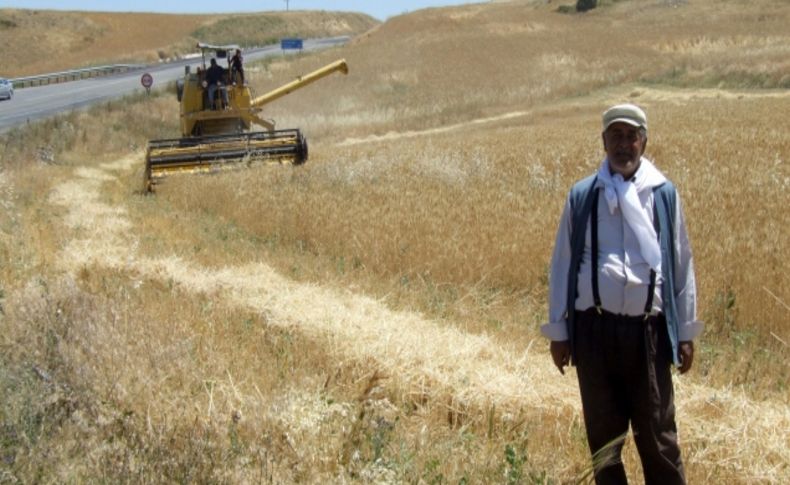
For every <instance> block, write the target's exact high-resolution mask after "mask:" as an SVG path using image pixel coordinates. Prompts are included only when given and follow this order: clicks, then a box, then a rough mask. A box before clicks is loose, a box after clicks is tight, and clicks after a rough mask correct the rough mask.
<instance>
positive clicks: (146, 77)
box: [140, 72, 154, 89]
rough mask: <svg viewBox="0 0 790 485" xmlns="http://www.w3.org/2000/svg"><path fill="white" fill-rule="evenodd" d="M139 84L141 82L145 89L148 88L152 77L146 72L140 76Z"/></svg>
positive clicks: (151, 82) (152, 79)
mask: <svg viewBox="0 0 790 485" xmlns="http://www.w3.org/2000/svg"><path fill="white" fill-rule="evenodd" d="M140 84H142V85H143V87H144V88H145V89H149V88H150V87H151V86H153V84H154V77H153V76H151V75H150V74H148V73H147V72H146V73H145V74H143V76H142V77H141V78H140Z"/></svg>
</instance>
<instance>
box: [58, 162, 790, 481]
mask: <svg viewBox="0 0 790 485" xmlns="http://www.w3.org/2000/svg"><path fill="white" fill-rule="evenodd" d="M139 160H141V156H140V155H136V156H131V157H129V158H125V159H122V160H119V161H116V162H113V163H106V164H102V165H100V166H98V167H96V168H79V169H77V170H76V171H75V176H74V178H73V179H72V180H70V181H68V182H65V183H63V184H61V185H60V186H58V187H56V189H55V190H54V191H53V192H52V194H51V196H50V198H49V202H50V203H52V204H55V205H57V206H61V207H64V208H66V209H67V217H66V224H67V225H68V226H69V227H70V228H71V229H72V234H71V235H69V236H68V237H69V240H68V241H67V244H65V248H64V249H63V251H62V254H61V255H60V257H59V264H60V266H61V267H62V268H63V269H64V270H65V271H67V272H71V273H74V272H76V271H78V270H79V269H80V268H81V267H84V266H92V265H96V266H101V267H111V268H116V269H120V270H128V271H129V272H130V274H135V275H138V277H143V278H150V279H154V280H163V281H167V280H170V281H173V282H175V283H176V284H178V285H180V286H181V287H182V288H183V289H186V290H188V291H194V292H211V293H213V294H217V295H219V296H221V297H224V298H225V300H226V302H228V303H231V304H235V305H239V306H241V307H245V308H248V309H252V310H254V311H256V312H260V313H263V314H265V315H266V317H267V321H268V322H269V323H270V324H271V325H278V326H289V327H290V328H295V329H297V330H298V331H300V332H302V333H303V334H305V335H306V336H308V337H309V338H312V339H320V340H321V341H324V342H326V347H327V348H330V349H333V352H336V353H337V355H338V357H342V358H345V359H349V358H350V359H359V360H363V359H372V360H375V361H376V362H378V365H379V366H380V367H381V368H382V369H383V370H384V371H385V372H387V373H388V374H391V375H394V376H397V379H399V380H400V381H401V382H400V384H401V385H404V386H407V387H410V388H414V389H415V390H416V391H417V392H419V389H420V388H422V387H423V386H430V387H431V388H433V389H435V388H439V389H441V390H442V391H443V392H446V393H450V394H451V395H452V396H453V399H454V401H455V402H458V403H460V404H461V405H463V406H469V407H472V408H478V409H485V408H486V407H488V406H490V405H491V404H492V403H494V404H496V406H497V409H503V410H506V409H516V408H532V409H542V410H543V411H544V412H548V413H549V414H551V413H553V412H556V413H557V415H558V416H559V415H560V414H565V415H567V412H569V411H570V412H571V413H578V412H579V398H578V393H577V390H576V382H575V377H574V376H573V375H572V373H571V375H566V376H565V377H564V378H559V376H558V374H557V371H556V369H554V368H553V366H552V365H551V364H550V361H549V360H550V359H549V358H548V356H547V355H546V354H545V353H544V352H536V351H534V350H530V349H529V348H528V349H525V350H524V352H522V353H519V354H515V353H513V352H510V351H507V350H506V349H504V348H502V347H501V346H499V345H498V344H496V343H495V342H494V341H492V340H491V339H489V338H487V337H486V336H480V335H472V334H468V333H465V332H463V331H460V330H457V329H454V328H447V327H442V326H440V325H438V324H436V323H435V322H431V321H430V320H427V319H425V318H424V317H422V316H421V315H419V314H415V313H407V312H395V311H392V310H390V309H388V308H387V306H386V305H385V304H383V303H382V302H379V301H376V300H374V299H371V298H368V297H365V296H361V295H356V294H353V293H351V292H347V291H338V290H335V289H330V288H323V287H321V286H316V285H310V284H300V283H296V282H294V281H291V280H288V279H287V278H285V277H283V276H281V275H279V274H277V273H276V272H275V271H274V270H273V269H272V268H270V267H269V266H267V265H266V264H265V263H263V262H259V263H256V264H249V265H244V266H239V267H226V268H223V269H221V270H209V269H206V268H201V267H200V266H198V265H197V264H195V263H193V262H190V261H185V260H182V259H178V258H174V257H171V258H168V257H164V258H158V259H155V258H150V257H148V256H147V255H145V254H140V253H139V252H138V250H137V246H138V244H137V241H136V238H135V236H134V234H135V231H134V230H133V227H132V223H131V221H130V219H129V218H128V217H127V209H126V208H125V207H112V206H109V205H107V204H104V203H102V202H101V201H100V200H101V191H102V187H103V185H104V184H105V183H106V182H111V181H113V180H114V179H115V178H116V177H117V176H118V175H119V174H121V173H125V172H127V171H130V170H133V169H134V167H135V165H136V164H137V163H139ZM532 347H533V348H543V347H544V343H543V342H536V345H535V346H532ZM676 392H677V396H678V399H677V401H678V407H679V410H680V411H679V416H680V418H679V420H680V423H679V426H680V429H681V433H683V435H682V437H681V439H682V440H683V441H684V447H685V449H686V450H687V451H686V460H687V461H689V462H698V463H704V464H705V465H706V466H724V467H727V468H730V469H732V470H733V471H734V472H735V473H737V474H738V475H739V476H742V477H743V478H744V480H749V481H751V480H754V481H761V480H765V479H766V477H775V476H776V473H775V470H774V471H770V470H768V469H767V468H768V467H770V466H771V465H770V464H775V465H776V464H781V463H784V464H788V463H790V449H788V447H787V446H786V436H785V433H786V430H787V429H790V409H788V407H787V406H785V405H782V404H779V403H771V402H767V403H763V402H755V401H753V400H751V399H749V398H748V397H746V396H744V395H743V394H741V393H739V392H736V391H734V390H732V389H715V388H710V387H706V386H703V385H698V384H693V383H690V382H689V379H688V378H682V379H677V380H676ZM711 409H715V410H717V413H716V414H718V415H719V416H720V418H719V419H717V420H716V421H715V422H706V421H705V420H704V419H701V418H697V416H709V415H710V410H711ZM746 449H748V450H749V452H748V453H745V452H742V450H746ZM742 456H748V457H750V460H751V461H749V462H745V461H743V460H742V459H741V457H742ZM755 458H760V459H755ZM776 466H781V465H776ZM769 473H770V474H769ZM788 474H790V470H787V466H785V471H784V475H783V476H785V477H787V476H788Z"/></svg>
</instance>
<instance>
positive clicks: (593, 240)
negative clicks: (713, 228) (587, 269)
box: [590, 189, 661, 320]
mask: <svg viewBox="0 0 790 485" xmlns="http://www.w3.org/2000/svg"><path fill="white" fill-rule="evenodd" d="M593 190H594V191H595V192H596V194H595V196H594V197H593V204H592V210H591V211H590V246H591V247H590V249H591V251H590V266H591V269H592V292H593V303H595V309H596V310H597V311H598V314H599V315H600V314H601V312H602V311H603V307H602V306H601V294H600V292H599V289H598V199H599V197H600V195H601V194H600V193H599V189H593ZM654 197H655V195H654ZM653 227H654V228H655V230H656V236H658V235H659V234H660V232H659V231H660V230H661V227H660V226H659V223H658V212H657V209H656V203H655V200H653ZM655 291H656V272H655V271H654V270H653V269H652V268H651V269H650V284H649V285H648V288H647V303H645V320H647V317H649V316H650V312H651V311H652V310H653V294H654V293H655Z"/></svg>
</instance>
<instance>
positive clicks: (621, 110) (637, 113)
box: [603, 104, 647, 131]
mask: <svg viewBox="0 0 790 485" xmlns="http://www.w3.org/2000/svg"><path fill="white" fill-rule="evenodd" d="M612 123H628V124H629V125H631V126H636V127H637V128H644V129H647V115H646V114H645V112H644V111H642V108H640V107H639V106H637V105H635V104H618V105H616V106H612V107H611V108H609V109H607V110H606V111H604V113H603V131H606V129H607V128H609V126H611V124H612Z"/></svg>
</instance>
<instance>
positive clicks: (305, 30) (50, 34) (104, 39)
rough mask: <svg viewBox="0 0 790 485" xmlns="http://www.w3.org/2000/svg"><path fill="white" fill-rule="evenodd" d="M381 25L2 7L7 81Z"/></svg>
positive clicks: (289, 15)
mask: <svg viewBox="0 0 790 485" xmlns="http://www.w3.org/2000/svg"><path fill="white" fill-rule="evenodd" d="M377 24H378V21H377V20H375V19H373V18H372V17H369V16H367V15H363V14H356V13H336V12H325V11H293V12H265V13H263V12H262V13H252V14H216V15H176V14H151V13H107V12H55V11H46V10H12V9H0V45H2V46H3V48H2V49H0V65H2V66H3V67H2V72H0V75H2V76H5V77H19V76H25V75H33V74H40V73H46V72H55V71H58V70H65V69H72V68H79V67H84V66H95V65H102V64H110V63H123V62H131V63H137V62H145V63H149V62H156V61H158V60H160V59H167V58H172V57H177V56H181V55H184V54H189V53H192V52H194V45H195V43H196V41H197V40H200V41H203V42H216V43H237V44H240V45H242V46H256V45H265V44H271V43H274V42H276V41H277V40H278V39H280V38H282V37H288V36H301V37H329V36H337V35H357V34H360V33H363V32H365V31H367V30H369V29H370V28H372V27H374V26H375V25H377Z"/></svg>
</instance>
